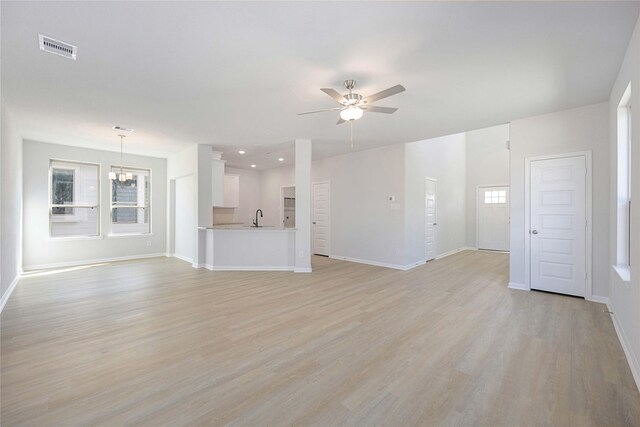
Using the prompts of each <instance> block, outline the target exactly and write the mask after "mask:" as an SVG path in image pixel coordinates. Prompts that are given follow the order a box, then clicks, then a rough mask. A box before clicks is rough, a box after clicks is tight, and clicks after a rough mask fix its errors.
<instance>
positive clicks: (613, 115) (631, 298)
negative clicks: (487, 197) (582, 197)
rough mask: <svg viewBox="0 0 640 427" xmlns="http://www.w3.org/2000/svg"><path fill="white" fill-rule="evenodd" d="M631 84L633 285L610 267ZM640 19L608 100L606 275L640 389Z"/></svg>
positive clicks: (613, 256)
mask: <svg viewBox="0 0 640 427" xmlns="http://www.w3.org/2000/svg"><path fill="white" fill-rule="evenodd" d="M629 83H631V102H632V104H633V109H632V118H631V122H632V137H631V138H632V140H631V153H632V157H631V159H632V160H631V161H632V164H631V174H632V175H631V191H632V195H631V200H633V201H634V202H633V203H632V204H631V209H632V213H631V218H632V220H631V227H632V228H631V257H632V258H631V282H630V283H629V282H626V283H625V282H623V281H622V280H621V279H620V276H618V274H617V273H616V272H614V270H613V269H612V268H611V266H612V265H615V264H616V248H617V242H616V239H617V233H616V227H617V223H616V222H617V215H616V212H617V200H616V195H617V191H616V181H617V135H616V133H617V129H616V127H617V107H618V105H619V103H620V98H621V97H622V94H623V93H624V91H625V89H626V88H627V85H628V84H629ZM639 100H640V20H639V21H638V23H636V27H635V30H634V32H633V36H632V37H631V42H630V44H629V47H628V49H627V54H626V56H625V59H624V62H623V64H622V67H621V68H620V73H619V74H618V77H617V79H616V81H615V84H614V86H613V90H612V91H611V98H610V99H609V110H608V114H609V159H610V165H611V173H610V175H609V177H610V180H609V183H610V198H609V218H611V221H610V227H609V235H610V236H611V238H610V244H609V256H608V258H607V259H608V263H607V265H606V266H605V267H607V274H608V278H609V280H610V287H609V298H610V301H611V307H612V310H613V316H612V318H613V319H614V321H615V322H616V324H617V325H616V326H617V327H618V331H619V333H620V335H621V338H622V340H621V341H622V344H623V346H624V347H625V350H626V352H627V355H628V358H629V359H630V364H631V366H632V371H633V372H634V376H635V379H636V384H638V386H640V328H638V326H639V325H640V268H638V267H639V266H640V221H638V218H640V204H639V203H638V201H640V154H639V153H640V131H639V129H640V108H638V104H640V103H639V102H638V101H639Z"/></svg>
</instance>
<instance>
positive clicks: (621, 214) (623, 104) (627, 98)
mask: <svg viewBox="0 0 640 427" xmlns="http://www.w3.org/2000/svg"><path fill="white" fill-rule="evenodd" d="M631 108H632V100H631V83H629V84H628V85H627V88H626V89H625V91H624V94H623V95H622V97H621V98H620V103H619V104H618V108H617V110H616V111H617V114H616V120H617V124H616V126H617V128H616V159H617V161H616V190H615V191H616V192H615V196H616V198H615V201H616V264H615V265H614V266H613V267H614V270H615V271H616V272H617V273H618V275H619V276H620V278H621V279H622V280H623V281H624V282H630V280H631V239H632V236H631V221H632V216H631V159H632V153H631V149H632V147H631V145H632V144H631V137H632V127H633V123H632V114H631V112H632V110H631Z"/></svg>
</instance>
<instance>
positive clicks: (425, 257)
mask: <svg viewBox="0 0 640 427" xmlns="http://www.w3.org/2000/svg"><path fill="white" fill-rule="evenodd" d="M427 180H429V181H433V182H435V184H436V209H435V211H436V222H435V226H434V227H437V226H438V180H437V179H436V178H432V177H430V176H425V177H424V180H423V181H422V182H423V183H424V189H423V190H422V194H424V196H425V201H424V203H423V206H424V216H423V218H422V221H423V222H422V223H423V224H424V225H425V227H426V225H427V200H426V197H427V193H426V192H427ZM426 234H427V231H426V229H425V231H424V233H422V236H423V237H424V238H425V240H424V248H423V249H424V259H425V261H424V262H425V263H426V262H428V261H431V260H435V259H438V256H439V255H440V254H439V253H438V229H437V228H436V229H435V241H436V242H435V243H436V248H435V249H436V254H435V256H434V257H433V258H431V259H430V260H428V259H427V239H426Z"/></svg>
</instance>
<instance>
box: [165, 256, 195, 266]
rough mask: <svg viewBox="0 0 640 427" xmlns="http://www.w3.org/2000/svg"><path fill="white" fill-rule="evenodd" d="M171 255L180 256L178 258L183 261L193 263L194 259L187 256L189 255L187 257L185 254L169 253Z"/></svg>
mask: <svg viewBox="0 0 640 427" xmlns="http://www.w3.org/2000/svg"><path fill="white" fill-rule="evenodd" d="M169 256H171V257H172V258H178V259H180V260H182V261H186V262H188V263H189V264H193V259H192V258H187V257H186V256H184V255H179V254H171V255H169Z"/></svg>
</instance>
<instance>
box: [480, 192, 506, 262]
mask: <svg viewBox="0 0 640 427" xmlns="http://www.w3.org/2000/svg"><path fill="white" fill-rule="evenodd" d="M478 249H489V250H492V251H508V250H509V187H480V188H479V189H478Z"/></svg>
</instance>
